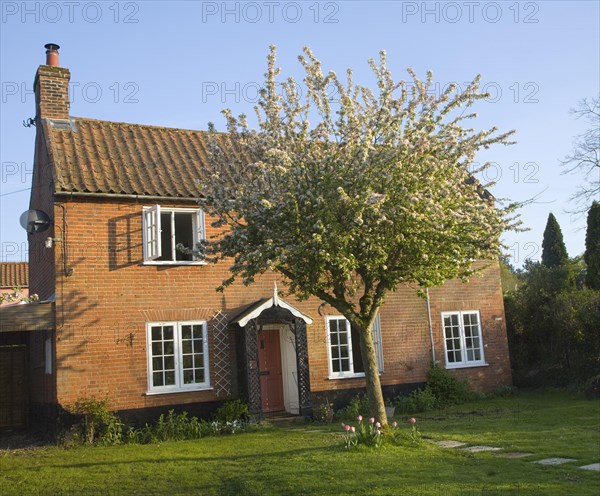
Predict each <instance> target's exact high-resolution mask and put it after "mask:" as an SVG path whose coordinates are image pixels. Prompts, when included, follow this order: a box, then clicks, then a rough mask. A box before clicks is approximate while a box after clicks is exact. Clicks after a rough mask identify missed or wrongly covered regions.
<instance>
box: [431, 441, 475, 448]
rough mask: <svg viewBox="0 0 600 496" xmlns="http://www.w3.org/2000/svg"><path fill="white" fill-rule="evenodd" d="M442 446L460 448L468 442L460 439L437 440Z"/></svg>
mask: <svg viewBox="0 0 600 496" xmlns="http://www.w3.org/2000/svg"><path fill="white" fill-rule="evenodd" d="M435 444H437V445H438V446H439V447H440V448H460V447H461V446H466V445H467V443H461V442H460V441H450V440H447V441H435Z"/></svg>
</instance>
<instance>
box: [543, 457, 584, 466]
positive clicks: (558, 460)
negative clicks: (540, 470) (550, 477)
mask: <svg viewBox="0 0 600 496" xmlns="http://www.w3.org/2000/svg"><path fill="white" fill-rule="evenodd" d="M576 461H577V460H575V459H574V458H558V457H556V458H544V459H543V460H538V461H537V462H532V463H539V464H540V465H562V464H563V463H569V462H576Z"/></svg>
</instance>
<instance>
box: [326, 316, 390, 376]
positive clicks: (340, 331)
mask: <svg viewBox="0 0 600 496" xmlns="http://www.w3.org/2000/svg"><path fill="white" fill-rule="evenodd" d="M373 342H374V344H375V356H376V360H377V366H378V369H379V371H380V372H383V353H382V347H381V325H380V321H379V315H378V316H377V317H376V319H375V322H374V323H373ZM327 343H328V352H329V353H328V354H329V377H331V378H343V377H363V376H364V373H365V366H364V361H363V357H362V353H361V351H360V335H359V331H358V330H357V329H354V328H352V326H351V325H350V322H348V320H347V319H346V318H344V317H327Z"/></svg>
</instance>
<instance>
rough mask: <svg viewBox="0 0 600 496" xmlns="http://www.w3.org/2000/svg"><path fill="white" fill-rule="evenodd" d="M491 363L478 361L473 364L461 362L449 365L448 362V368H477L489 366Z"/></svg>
mask: <svg viewBox="0 0 600 496" xmlns="http://www.w3.org/2000/svg"><path fill="white" fill-rule="evenodd" d="M489 366H490V364H489V363H484V362H478V363H473V364H462V363H461V364H460V365H448V364H446V370H454V369H475V368H477V367H489Z"/></svg>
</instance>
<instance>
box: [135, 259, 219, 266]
mask: <svg viewBox="0 0 600 496" xmlns="http://www.w3.org/2000/svg"><path fill="white" fill-rule="evenodd" d="M142 265H208V262H205V261H204V260H194V261H193V262H190V261H187V260H177V261H175V262H172V261H168V260H160V261H154V260H150V261H144V262H143V263H142Z"/></svg>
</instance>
